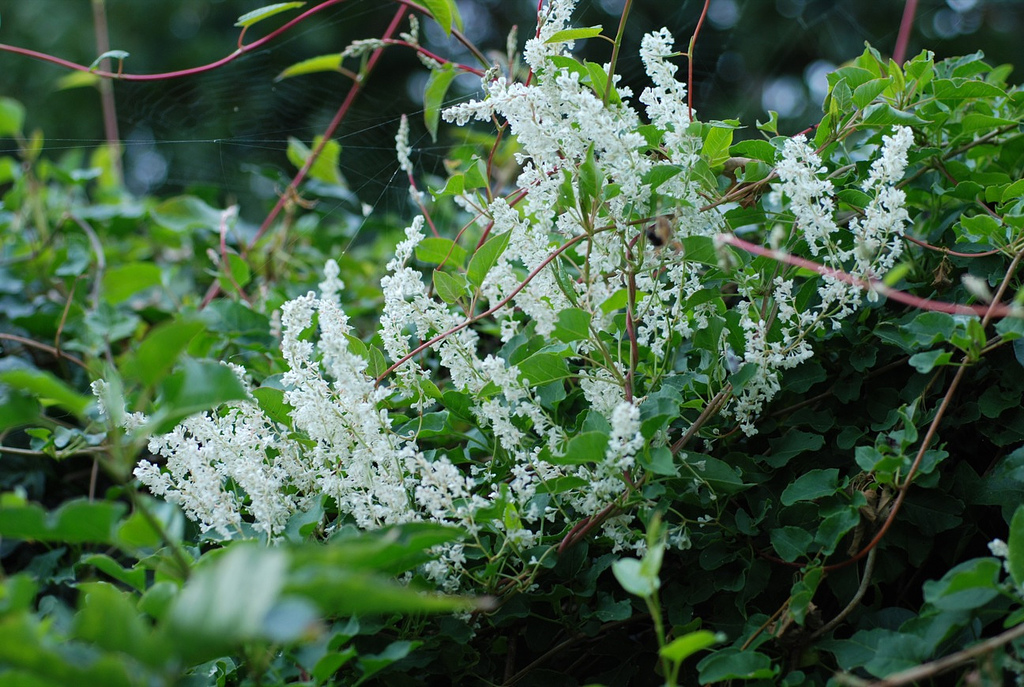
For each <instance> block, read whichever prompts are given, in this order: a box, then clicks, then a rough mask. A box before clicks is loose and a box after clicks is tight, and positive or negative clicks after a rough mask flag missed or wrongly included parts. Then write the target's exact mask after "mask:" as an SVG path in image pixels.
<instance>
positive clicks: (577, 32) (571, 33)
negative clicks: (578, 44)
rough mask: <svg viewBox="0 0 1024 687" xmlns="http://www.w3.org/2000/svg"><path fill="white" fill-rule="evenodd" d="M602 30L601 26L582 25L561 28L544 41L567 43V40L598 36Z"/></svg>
mask: <svg viewBox="0 0 1024 687" xmlns="http://www.w3.org/2000/svg"><path fill="white" fill-rule="evenodd" d="M602 31H604V27H602V26H582V27H579V28H575V29H563V30H561V31H556V32H555V33H554V34H553V35H552V36H551V37H550V38H548V39H547V40H546V41H544V42H545V43H568V42H569V41H577V40H581V39H584V38H593V37H594V36H600V35H601V32H602Z"/></svg>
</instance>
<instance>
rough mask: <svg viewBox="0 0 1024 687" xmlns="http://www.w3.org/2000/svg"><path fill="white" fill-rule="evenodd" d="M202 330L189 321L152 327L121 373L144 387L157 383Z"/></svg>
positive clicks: (198, 323)
mask: <svg viewBox="0 0 1024 687" xmlns="http://www.w3.org/2000/svg"><path fill="white" fill-rule="evenodd" d="M201 331H203V323H202V322H198V321H195V320H188V319H174V320H171V321H168V322H164V323H163V324H160V325H158V326H156V327H154V328H153V329H152V331H150V332H149V334H148V335H147V336H146V338H145V339H143V340H142V343H140V344H139V347H138V349H137V350H136V351H135V355H133V356H131V357H130V358H128V360H127V361H126V362H125V364H124V372H125V373H126V374H128V375H131V376H135V377H137V378H138V379H139V381H141V382H142V383H143V384H145V385H146V386H150V385H152V384H156V383H157V382H158V381H160V380H161V379H163V377H164V376H165V375H166V374H167V372H168V371H169V370H170V369H171V368H172V367H174V364H175V363H176V362H177V361H178V357H179V356H180V355H181V354H182V353H183V352H184V351H185V349H186V348H187V347H188V345H189V342H191V341H192V340H193V339H194V338H195V337H196V335H197V334H199V332H201Z"/></svg>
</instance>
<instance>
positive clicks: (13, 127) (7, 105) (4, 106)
mask: <svg viewBox="0 0 1024 687" xmlns="http://www.w3.org/2000/svg"><path fill="white" fill-rule="evenodd" d="M24 125H25V106H24V105H22V104H21V103H20V102H18V101H17V100H15V99H14V98H4V97H0V137H9V136H15V135H17V134H20V133H21V129H22V127H23V126H24Z"/></svg>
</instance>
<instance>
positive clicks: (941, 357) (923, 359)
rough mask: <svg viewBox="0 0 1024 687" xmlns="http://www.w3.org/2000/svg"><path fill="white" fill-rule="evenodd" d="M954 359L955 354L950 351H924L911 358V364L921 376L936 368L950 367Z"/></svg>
mask: <svg viewBox="0 0 1024 687" xmlns="http://www.w3.org/2000/svg"><path fill="white" fill-rule="evenodd" d="M952 359H953V354H952V353H950V352H949V351H939V350H935V351H924V352H922V353H915V354H914V355H912V356H910V364H911V366H912V367H913V368H914V369H915V370H917V371H918V372H920V373H921V374H926V373H928V372H931V371H932V369H934V368H936V367H940V366H942V365H949V363H950V362H951V361H952Z"/></svg>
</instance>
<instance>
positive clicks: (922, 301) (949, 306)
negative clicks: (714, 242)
mask: <svg viewBox="0 0 1024 687" xmlns="http://www.w3.org/2000/svg"><path fill="white" fill-rule="evenodd" d="M718 240H720V241H721V242H722V243H727V244H729V245H731V246H736V247H737V248H740V249H742V250H745V251H747V252H748V253H752V254H754V255H760V256H762V257H766V258H771V259H772V260H778V261H779V262H784V263H786V264H787V265H794V266H796V267H804V268H806V269H809V270H812V271H814V272H817V273H818V274H820V275H822V276H825V277H831V278H833V279H837V280H839V281H841V282H843V283H845V284H850V285H851V286H857V287H860V288H861V289H864V290H865V291H874V292H875V293H879V294H881V295H883V296H885V297H886V298H889V299H892V300H894V301H897V302H900V303H904V304H906V305H911V306H913V307H915V308H918V309H920V310H932V311H934V312H944V313H949V314H950V315H979V316H994V317H1024V310H1022V309H1021V308H1020V306H1017V305H997V304H996V303H993V304H992V305H990V306H987V305H961V304H959V303H947V302H945V301H935V300H932V299H930V298H921V297H920V296H914V295H911V294H909V293H906V292H905V291H900V290H898V289H894V288H892V287H890V286H887V285H886V284H885V282H883V281H882V280H881V279H873V278H863V277H856V276H854V275H852V274H850V273H849V272H843V271H842V270H837V269H835V268H833V267H826V266H825V265H822V264H820V263H817V262H814V261H812V260H807V259H805V258H801V257H798V256H796V255H791V254H789V253H785V252H783V251H777V250H772V249H770V248H765V247H763V246H759V245H757V244H754V243H750V242H749V241H744V240H743V239H741V238H738V237H736V236H734V235H732V234H719V235H718Z"/></svg>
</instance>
